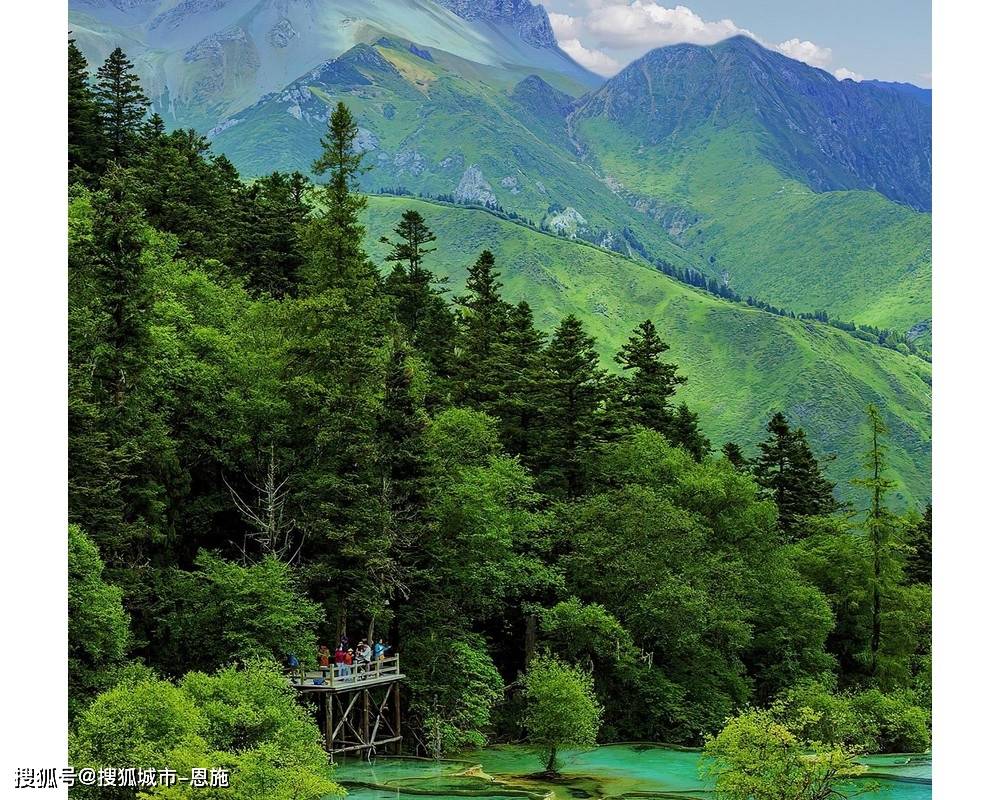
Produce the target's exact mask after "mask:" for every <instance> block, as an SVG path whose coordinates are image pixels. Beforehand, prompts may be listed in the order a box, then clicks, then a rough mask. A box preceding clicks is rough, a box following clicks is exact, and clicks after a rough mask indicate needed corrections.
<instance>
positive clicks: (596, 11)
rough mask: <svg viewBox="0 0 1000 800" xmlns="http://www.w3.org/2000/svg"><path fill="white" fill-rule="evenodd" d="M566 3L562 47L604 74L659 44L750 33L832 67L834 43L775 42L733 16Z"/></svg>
mask: <svg viewBox="0 0 1000 800" xmlns="http://www.w3.org/2000/svg"><path fill="white" fill-rule="evenodd" d="M563 7H564V8H569V9H570V10H571V11H572V12H573V13H572V14H566V13H558V12H551V13H550V14H549V19H550V20H551V22H552V28H553V30H554V31H555V34H556V39H557V40H558V41H559V45H560V47H562V49H563V50H565V51H566V52H567V53H569V54H570V55H571V56H572V57H573V58H574V59H576V60H577V61H578V62H579V63H580V64H582V65H583V66H585V67H587V68H588V69H591V70H593V71H594V72H597V73H599V74H601V75H613V74H614V73H615V72H617V71H618V70H619V69H621V67H622V63H623V62H627V61H631V60H632V59H634V58H637V57H638V56H640V55H642V54H643V53H644V52H646V51H647V50H649V49H651V48H654V47H662V46H664V45H671V44H680V43H681V42H687V43H690V44H701V45H710V44H715V43H717V42H721V41H722V40H723V39H728V38H729V37H731V36H738V35H743V36H749V37H750V38H751V39H754V40H755V41H757V42H759V43H760V44H761V45H763V46H764V47H768V48H770V49H772V50H776V51H777V52H779V53H782V54H784V55H786V56H788V57H789V58H794V59H796V60H797V61H802V62H804V63H806V64H809V65H811V66H814V67H819V68H821V69H825V70H828V71H832V70H831V64H832V63H833V50H832V49H830V48H829V47H823V46H822V45H820V44H817V43H816V42H813V41H810V40H809V39H799V38H798V37H796V38H793V39H787V40H785V41H784V42H781V43H780V44H771V43H769V42H767V41H765V40H764V39H762V38H761V37H759V36H757V35H756V34H755V33H754V32H753V31H751V30H747V29H746V28H741V27H740V26H739V25H737V24H736V23H735V22H733V20H731V19H719V20H706V19H704V18H703V17H701V16H699V15H698V14H696V13H695V12H694V11H692V10H691V9H690V8H688V7H687V6H683V5H675V6H674V7H672V8H670V7H667V6H665V5H662V4H661V3H659V2H657V1H656V0H574V1H573V2H571V3H569V4H568V5H567V4H563ZM833 74H834V75H836V77H837V78H839V79H840V80H844V79H845V78H852V79H854V80H861V79H862V77H861V76H860V75H858V74H857V73H855V72H853V71H851V70H849V69H847V68H846V67H840V68H839V69H838V70H836V71H834V73H833Z"/></svg>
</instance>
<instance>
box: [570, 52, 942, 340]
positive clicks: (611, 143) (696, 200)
mask: <svg viewBox="0 0 1000 800" xmlns="http://www.w3.org/2000/svg"><path fill="white" fill-rule="evenodd" d="M570 128H571V135H572V136H573V138H574V141H575V142H576V143H577V145H578V146H579V147H580V148H581V150H582V151H583V152H585V153H586V160H587V163H588V164H589V166H591V167H592V168H593V169H594V170H595V172H596V173H597V174H599V175H601V177H602V178H603V180H604V181H605V182H606V184H607V185H608V186H610V187H611V188H612V189H613V190H614V191H615V192H616V193H617V194H618V195H619V196H621V197H623V198H626V199H627V200H628V201H629V202H630V203H631V204H632V205H633V206H634V207H636V208H642V209H643V210H644V211H645V213H647V214H648V215H651V216H652V217H654V218H656V219H658V220H660V221H661V223H662V224H663V225H664V226H665V227H667V228H668V229H669V230H670V232H671V237H672V239H673V241H674V242H675V243H678V244H680V245H682V246H683V247H684V248H685V249H686V250H688V251H689V252H692V253H694V254H698V255H700V256H701V257H702V258H703V260H706V261H708V262H709V264H710V265H711V266H710V272H711V273H712V274H714V275H715V276H716V277H717V278H718V279H719V280H723V281H725V282H726V283H727V284H728V285H729V286H731V287H732V288H733V289H734V290H736V291H737V292H740V293H741V294H744V295H746V294H750V295H754V296H756V297H762V298H765V299H767V300H768V301H769V302H771V303H773V304H775V305H779V306H783V307H786V308H790V309H792V310H794V311H798V312H804V311H811V310H813V309H823V310H825V311H827V312H829V314H830V315H831V316H834V317H838V318H840V319H845V320H846V319H853V320H857V321H858V322H865V323H868V324H874V325H879V326H882V327H893V328H896V329H899V330H901V331H908V330H913V331H914V335H919V336H921V337H922V338H921V342H922V343H923V344H924V345H925V346H929V336H928V335H927V334H925V333H923V332H924V331H925V330H926V328H927V325H928V323H929V319H930V252H931V251H930V231H931V224H930V214H929V213H928V212H929V208H930V146H931V145H930V108H929V106H927V105H926V104H925V103H923V102H921V101H920V100H919V99H917V98H915V97H914V96H913V95H912V93H911V92H909V91H906V90H899V89H895V88H886V87H884V86H873V85H868V84H866V83H855V82H853V81H837V80H836V79H835V78H833V77H832V76H831V75H829V74H828V73H827V72H825V71H823V70H819V69H815V68H813V67H809V66H807V65H806V64H803V63H801V62H799V61H795V60H792V59H789V58H786V57H785V56H782V55H781V54H779V53H775V52H772V51H770V50H767V49H765V48H763V47H761V46H759V45H757V44H756V43H755V42H753V41H751V40H749V39H747V38H744V37H736V38H733V39H729V40H726V41H724V42H721V43H719V44H717V45H713V46H711V47H697V46H693V45H676V46H673V47H665V48H661V49H659V50H654V51H652V52H650V53H648V54H647V55H646V56H644V57H643V58H641V59H639V60H638V61H636V62H635V63H633V64H631V65H630V66H628V67H627V68H626V69H625V70H623V71H622V72H621V73H620V74H618V75H616V76H615V77H614V78H612V79H610V80H609V81H608V82H607V83H606V84H605V85H604V86H602V87H601V88H599V89H598V90H596V91H594V92H592V93H591V94H589V95H587V96H586V97H584V98H583V99H582V100H581V102H580V103H579V105H578V107H577V108H576V109H575V110H574V111H573V112H572V114H571V116H570Z"/></svg>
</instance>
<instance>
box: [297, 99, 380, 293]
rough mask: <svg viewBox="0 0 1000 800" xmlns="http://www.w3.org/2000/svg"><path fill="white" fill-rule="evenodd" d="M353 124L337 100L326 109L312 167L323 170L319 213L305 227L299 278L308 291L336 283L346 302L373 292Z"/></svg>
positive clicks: (361, 168) (374, 279) (373, 274)
mask: <svg viewBox="0 0 1000 800" xmlns="http://www.w3.org/2000/svg"><path fill="white" fill-rule="evenodd" d="M357 138H358V125H357V123H356V122H355V121H354V117H353V116H352V114H351V111H350V109H348V107H347V106H346V105H345V104H344V103H343V102H338V103H337V107H336V108H335V109H334V110H333V112H332V113H331V114H330V121H329V124H328V127H327V133H326V135H325V136H324V137H323V140H322V147H323V151H322V153H321V154H320V157H319V158H318V159H317V160H316V162H315V163H314V164H313V171H314V172H315V173H316V174H317V175H319V176H326V177H327V183H326V186H325V187H324V188H323V194H322V203H323V206H324V209H323V212H322V214H321V215H320V216H319V217H318V218H317V219H316V220H314V222H313V224H311V225H309V226H308V228H307V229H306V251H307V253H308V256H307V258H306V262H305V265H304V267H303V269H304V277H305V283H306V285H307V286H308V288H309V290H310V291H312V292H313V293H316V292H322V291H325V290H327V289H336V290H338V291H340V292H342V293H343V295H344V297H345V298H347V300H348V302H350V303H351V304H352V305H355V306H359V307H360V306H361V305H363V304H364V303H365V302H366V300H369V299H370V298H371V296H372V295H373V294H374V293H375V291H376V289H377V284H378V271H377V270H376V268H375V265H374V264H372V262H371V260H370V259H369V258H368V255H367V254H366V253H365V250H364V240H365V228H364V225H363V224H362V223H361V212H362V211H364V210H365V208H366V207H367V205H368V198H367V197H366V196H365V195H364V194H362V193H361V191H360V185H361V176H362V175H363V174H364V172H365V171H366V167H365V166H364V164H363V162H364V151H363V150H361V149H360V148H358V147H357Z"/></svg>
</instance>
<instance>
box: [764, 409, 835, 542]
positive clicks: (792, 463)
mask: <svg viewBox="0 0 1000 800" xmlns="http://www.w3.org/2000/svg"><path fill="white" fill-rule="evenodd" d="M767 431H768V434H769V436H768V438H767V439H766V440H765V441H763V442H761V443H760V445H759V447H760V453H761V454H760V457H759V458H758V459H757V460H756V462H755V464H754V476H755V477H756V479H757V482H758V483H759V484H760V485H761V486H762V487H764V488H765V489H767V490H768V491H769V492H770V494H771V496H772V497H773V498H774V502H775V503H776V504H777V506H778V526H779V527H780V528H781V529H782V530H783V531H784V532H785V533H792V532H793V531H794V530H795V528H796V523H797V521H798V520H799V519H800V518H801V517H806V516H815V515H818V514H829V513H831V512H832V511H834V510H836V508H837V501H836V499H835V498H834V496H833V483H831V482H830V481H829V480H827V479H826V478H825V477H824V476H823V472H822V470H821V469H820V466H819V462H818V461H817V460H816V457H815V456H814V455H813V453H812V450H811V448H810V447H809V443H808V442H807V441H806V435H805V432H804V431H803V430H802V429H801V428H798V429H795V430H793V429H792V427H791V426H790V425H789V424H788V420H787V419H786V418H785V415H784V414H782V413H781V412H780V411H779V412H778V413H776V414H774V416H772V417H771V420H770V421H769V422H768V424H767Z"/></svg>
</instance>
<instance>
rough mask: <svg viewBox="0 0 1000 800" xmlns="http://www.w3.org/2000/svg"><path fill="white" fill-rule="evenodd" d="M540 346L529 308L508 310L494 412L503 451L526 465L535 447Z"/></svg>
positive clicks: (523, 305) (520, 305) (524, 303)
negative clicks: (501, 379)
mask: <svg viewBox="0 0 1000 800" xmlns="http://www.w3.org/2000/svg"><path fill="white" fill-rule="evenodd" d="M544 343H545V337H544V336H543V335H542V333H541V331H539V330H538V329H537V328H536V327H535V320H534V315H533V313H532V310H531V306H530V305H528V303H527V301H524V300H522V301H521V302H520V303H518V304H517V305H516V306H514V308H512V309H511V311H510V316H509V320H508V326H507V330H506V331H505V333H504V336H503V339H502V342H501V346H500V359H499V360H500V373H501V375H502V377H503V382H502V384H501V387H500V393H499V396H498V398H497V403H496V407H495V409H494V411H495V414H496V416H497V418H498V419H499V420H500V438H501V440H502V441H503V443H504V448H505V449H506V450H507V452H508V453H511V454H512V455H518V456H521V457H522V459H524V461H525V462H526V463H530V462H531V461H532V451H533V450H534V448H535V447H536V446H537V435H538V424H539V415H540V410H539V407H538V406H539V402H540V396H539V386H540V383H541V380H542V376H543V367H542V349H543V346H544Z"/></svg>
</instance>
